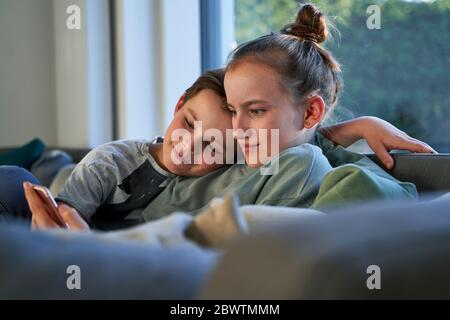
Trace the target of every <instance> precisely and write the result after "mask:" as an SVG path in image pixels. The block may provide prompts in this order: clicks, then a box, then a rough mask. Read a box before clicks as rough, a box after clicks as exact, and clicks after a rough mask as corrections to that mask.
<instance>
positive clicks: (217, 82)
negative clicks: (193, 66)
mask: <svg viewBox="0 0 450 320" xmlns="http://www.w3.org/2000/svg"><path fill="white" fill-rule="evenodd" d="M224 78H225V69H214V70H208V71H206V72H205V73H203V74H202V75H201V76H200V77H198V79H197V80H196V81H195V82H194V84H193V85H192V86H190V87H189V88H188V89H187V90H186V91H185V92H184V94H183V96H182V97H181V98H180V100H179V101H178V103H177V106H176V108H175V112H176V111H178V110H179V109H180V108H181V107H183V105H184V104H185V103H186V102H187V101H188V100H189V99H191V98H192V97H194V96H195V95H196V94H197V93H199V92H200V91H201V90H204V89H209V90H212V91H214V92H215V93H216V94H217V95H218V96H220V97H222V98H223V99H225V97H226V96H225V88H224V84H223V82H224Z"/></svg>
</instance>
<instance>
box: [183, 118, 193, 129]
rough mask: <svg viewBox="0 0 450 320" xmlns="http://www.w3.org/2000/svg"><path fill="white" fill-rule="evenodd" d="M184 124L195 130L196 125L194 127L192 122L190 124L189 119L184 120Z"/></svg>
mask: <svg viewBox="0 0 450 320" xmlns="http://www.w3.org/2000/svg"><path fill="white" fill-rule="evenodd" d="M184 123H185V124H186V125H187V126H188V127H189V128H191V129H194V125H193V124H192V123H191V122H189V121H188V119H187V118H184Z"/></svg>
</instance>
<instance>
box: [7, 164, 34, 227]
mask: <svg viewBox="0 0 450 320" xmlns="http://www.w3.org/2000/svg"><path fill="white" fill-rule="evenodd" d="M25 181H29V182H31V183H36V184H39V181H38V180H37V179H36V178H35V177H34V176H33V175H32V174H31V173H30V172H29V171H28V170H26V169H24V168H20V167H16V166H0V220H6V219H21V220H26V221H28V222H30V221H31V211H30V208H29V207H28V203H27V200H26V198H25V193H24V191H23V186H22V184H23V182H25Z"/></svg>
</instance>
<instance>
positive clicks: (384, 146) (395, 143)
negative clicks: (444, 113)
mask: <svg viewBox="0 0 450 320" xmlns="http://www.w3.org/2000/svg"><path fill="white" fill-rule="evenodd" d="M363 121H364V123H362V124H361V125H362V137H363V138H364V139H366V141H367V144H368V145H369V146H370V148H371V149H372V150H373V151H374V152H375V154H376V155H377V157H378V158H379V159H380V161H381V162H382V163H383V165H384V166H385V167H386V168H387V169H392V168H393V167H394V160H393V159H392V157H391V155H390V154H389V151H390V150H394V149H398V150H408V151H411V152H417V153H437V152H436V151H435V150H434V149H433V148H431V147H430V146H429V145H428V144H426V143H425V142H422V141H420V140H417V139H414V138H412V137H410V136H409V135H407V134H406V133H405V132H403V131H401V130H399V129H397V128H396V127H394V126H393V125H391V124H390V123H389V122H386V121H384V120H382V119H379V118H376V117H364V118H363Z"/></svg>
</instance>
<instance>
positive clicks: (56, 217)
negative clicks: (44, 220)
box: [33, 185, 68, 229]
mask: <svg viewBox="0 0 450 320" xmlns="http://www.w3.org/2000/svg"><path fill="white" fill-rule="evenodd" d="M33 189H34V190H36V191H37V193H38V194H39V197H40V198H41V199H42V200H43V201H44V202H45V203H46V204H47V208H48V210H49V215H50V217H51V218H52V220H53V221H55V222H56V223H57V224H58V225H59V226H60V227H62V228H66V229H67V228H68V225H67V224H66V223H65V221H64V219H63V218H62V217H61V215H60V214H59V211H58V204H57V203H56V201H55V198H53V196H52V194H51V192H50V190H48V188H46V187H44V186H39V185H33Z"/></svg>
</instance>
